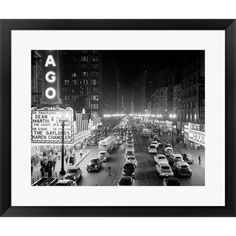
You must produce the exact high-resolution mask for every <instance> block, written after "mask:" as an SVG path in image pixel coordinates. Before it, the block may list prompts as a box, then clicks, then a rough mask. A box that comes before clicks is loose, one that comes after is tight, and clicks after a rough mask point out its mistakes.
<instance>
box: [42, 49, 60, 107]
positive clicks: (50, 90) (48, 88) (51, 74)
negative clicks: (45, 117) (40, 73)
mask: <svg viewBox="0 0 236 236" xmlns="http://www.w3.org/2000/svg"><path fill="white" fill-rule="evenodd" d="M43 60H44V61H43V63H44V77H43V86H42V89H43V91H42V99H41V103H42V104H51V105H52V104H61V99H60V80H59V79H60V78H59V76H60V74H59V56H58V52H56V51H45V53H44V57H43Z"/></svg>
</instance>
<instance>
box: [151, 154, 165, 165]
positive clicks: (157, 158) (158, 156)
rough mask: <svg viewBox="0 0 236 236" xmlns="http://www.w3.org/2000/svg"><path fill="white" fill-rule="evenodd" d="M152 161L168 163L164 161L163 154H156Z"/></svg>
mask: <svg viewBox="0 0 236 236" xmlns="http://www.w3.org/2000/svg"><path fill="white" fill-rule="evenodd" d="M154 161H155V162H156V163H160V162H165V163H168V160H167V159H166V156H165V155H163V154H157V155H155V156H154Z"/></svg>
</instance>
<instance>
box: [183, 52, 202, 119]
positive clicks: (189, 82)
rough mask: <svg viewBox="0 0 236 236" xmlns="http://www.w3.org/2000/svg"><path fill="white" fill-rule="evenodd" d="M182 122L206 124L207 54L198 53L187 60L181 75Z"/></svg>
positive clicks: (189, 56)
mask: <svg viewBox="0 0 236 236" xmlns="http://www.w3.org/2000/svg"><path fill="white" fill-rule="evenodd" d="M181 78H182V81H181V85H182V97H181V113H182V116H181V120H182V121H185V122H196V123H204V122H205V53H204V51H197V52H195V53H193V54H191V55H188V57H186V58H185V60H184V62H183V67H182V73H181Z"/></svg>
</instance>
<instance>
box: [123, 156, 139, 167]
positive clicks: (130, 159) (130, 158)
mask: <svg viewBox="0 0 236 236" xmlns="http://www.w3.org/2000/svg"><path fill="white" fill-rule="evenodd" d="M125 162H126V163H132V164H134V165H135V167H137V160H136V158H135V156H134V155H127V156H126V158H125Z"/></svg>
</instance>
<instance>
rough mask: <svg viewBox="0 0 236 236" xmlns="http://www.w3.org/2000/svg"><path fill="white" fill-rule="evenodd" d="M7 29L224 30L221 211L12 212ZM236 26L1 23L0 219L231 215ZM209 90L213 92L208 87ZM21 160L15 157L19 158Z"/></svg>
mask: <svg viewBox="0 0 236 236" xmlns="http://www.w3.org/2000/svg"><path fill="white" fill-rule="evenodd" d="M12 30H224V31H225V59H226V60H225V85H226V87H225V89H226V91H225V137H226V138H225V150H226V152H225V173H226V174H225V190H226V191H225V206H222V207H219V206H213V207H210V206H209V207H198V206H196V207H195V206H194V207H180V206H176V207H156V206H153V207H146V206H145V207H144V206H140V207H131V206H130V207H118V206H117V207H94V206H87V207H76V206H74V207H38V206H35V207H32V206H30V207H25V206H22V207H14V206H12V205H11V194H12V193H11V131H12V130H11V119H12V116H11V31H12ZM235 65H236V21H235V20H234V19H211V20H204V19H202V20H193V19H192V20H125V19H124V20H95V19H93V20H16V19H14V20H8V19H6V20H0V90H1V91H0V114H1V115H0V131H1V132H0V215H1V216H4V217H10V216H14V217H16V216H24V217H26V216H27V217H28V216H35V217H39V216H46V217H49V216H50V217H51V216H70V217H71V216H85V217H88V216H100V217H108V216H109V217H120V216H126V217H127V216H130V217H131V216H134V217H141V216H148V217H154V216H155V217H157V216H163V217H166V216H172V217H175V216H184V217H187V216H189V217H193V216H194V217H196V216H198V217H200V216H213V217H215V216H217V217H222V216H227V217H232V216H235V213H236V207H235V205H236V200H235V199H236V198H235V197H236V194H235V190H236V188H235V175H236V174H235V173H236V171H235V170H236V165H235V164H236V162H235V144H234V141H235V128H236V127H235V110H236V109H235V107H236V99H235V97H236V95H235V94H236V93H235V91H236V90H235V89H236V83H235V75H236V67H235ZM213 89H214V88H213ZM19 155H20V154H19Z"/></svg>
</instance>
